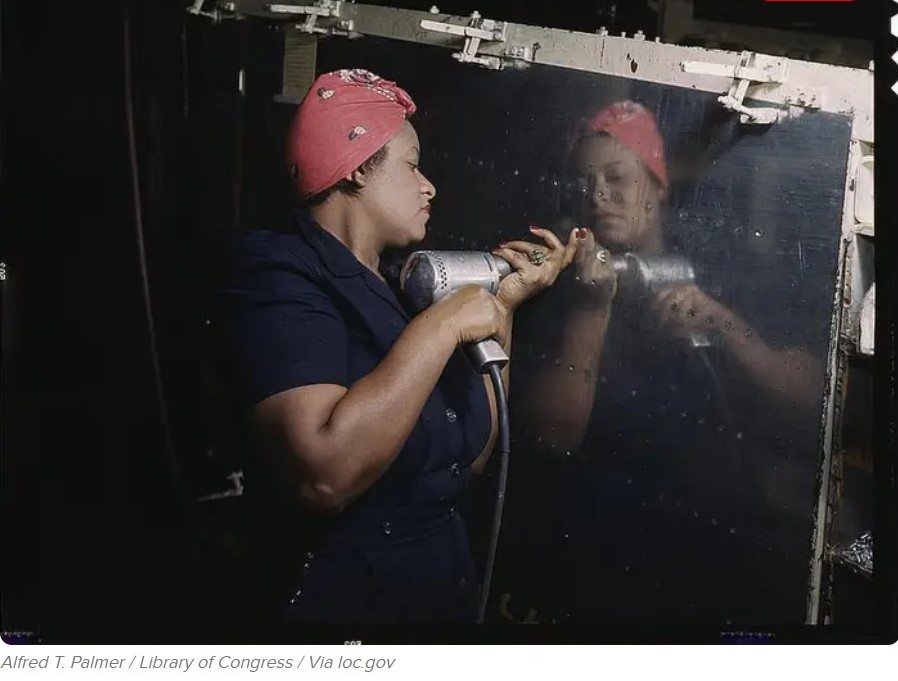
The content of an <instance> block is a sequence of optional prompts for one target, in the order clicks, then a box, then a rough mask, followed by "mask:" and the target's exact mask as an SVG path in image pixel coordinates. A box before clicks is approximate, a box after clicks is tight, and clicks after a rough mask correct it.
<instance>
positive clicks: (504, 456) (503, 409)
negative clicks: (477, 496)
mask: <svg viewBox="0 0 898 681" xmlns="http://www.w3.org/2000/svg"><path fill="white" fill-rule="evenodd" d="M489 373H490V379H491V380H492V382H493V388H494V390H495V393H496V410H497V411H498V412H499V482H498V485H497V486H496V508H495V510H494V512H493V528H492V531H491V532H490V543H489V546H488V548H487V551H486V567H485V568H484V571H483V587H482V589H481V594H480V607H479V609H478V612H477V622H478V623H480V624H482V623H483V620H484V618H485V617H486V606H487V602H488V601H489V598H490V583H491V582H492V578H493V564H494V563H495V561H496V550H497V549H498V547H499V530H500V529H501V527H502V508H503V506H504V505H505V484H506V482H507V480H508V456H509V454H510V453H511V423H510V421H509V418H508V396H507V395H506V394H505V384H504V383H503V382H502V369H501V367H500V366H499V365H498V364H491V365H490V366H489Z"/></svg>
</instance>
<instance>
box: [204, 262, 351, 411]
mask: <svg viewBox="0 0 898 681" xmlns="http://www.w3.org/2000/svg"><path fill="white" fill-rule="evenodd" d="M221 301H222V305H221V313H220V319H219V321H218V322H217V323H218V324H219V326H220V327H222V328H221V331H222V336H223V340H224V347H223V353H222V354H223V359H224V365H225V366H224V371H225V374H226V375H227V376H228V378H229V383H230V384H231V386H232V388H233V389H234V390H235V391H236V393H237V395H236V396H235V397H237V400H238V402H239V403H240V404H241V405H242V406H244V407H251V406H253V405H255V404H257V403H259V402H261V401H262V400H264V399H265V398H267V397H270V396H271V395H275V394H277V393H279V392H283V391H285V390H290V389H292V388H298V387H301V386H306V385H315V384H322V383H329V384H336V385H341V386H344V387H348V385H347V384H348V379H347V361H346V360H347V358H346V348H347V331H346V326H345V324H344V321H343V317H342V315H341V314H340V311H339V310H338V309H337V306H336V305H335V303H334V301H333V300H332V298H331V297H330V296H329V295H327V293H325V291H323V290H322V289H321V287H320V286H319V285H318V284H317V283H315V282H314V281H312V280H311V279H310V278H309V277H308V276H307V275H306V274H305V273H303V272H301V271H299V270H296V269H291V268H289V267H285V266H284V265H283V263H280V264H277V265H276V264H274V263H261V264H259V263H256V264H254V265H253V266H251V267H248V268H245V269H244V270H243V271H242V272H240V273H238V275H237V277H236V278H235V281H234V282H233V283H232V285H231V286H229V287H228V288H227V289H226V290H225V291H224V292H223V295H222V298H221Z"/></svg>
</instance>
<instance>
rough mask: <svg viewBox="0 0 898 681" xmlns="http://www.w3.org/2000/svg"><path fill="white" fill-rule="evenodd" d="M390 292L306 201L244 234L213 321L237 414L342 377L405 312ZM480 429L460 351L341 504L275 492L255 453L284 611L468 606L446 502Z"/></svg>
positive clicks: (374, 353) (425, 616)
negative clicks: (375, 476)
mask: <svg viewBox="0 0 898 681" xmlns="http://www.w3.org/2000/svg"><path fill="white" fill-rule="evenodd" d="M397 294H398V295H397ZM398 296H401V293H398V292H394V290H393V289H391V287H390V286H388V285H387V284H385V283H384V282H383V281H382V280H381V279H380V278H379V277H377V276H376V275H375V274H374V273H373V272H371V271H370V270H369V269H368V268H367V267H366V266H364V265H363V264H362V263H361V262H360V261H359V260H358V259H357V258H356V257H355V256H354V255H353V254H352V252H351V251H350V250H349V249H348V248H346V247H345V246H344V245H343V244H342V243H341V242H340V241H339V240H338V239H336V238H335V237H334V236H333V235H331V234H330V233H329V232H327V231H326V230H324V229H322V228H321V227H320V226H318V225H317V224H316V223H315V222H314V221H313V220H312V219H311V217H310V216H309V215H308V213H306V212H298V213H297V214H296V215H295V217H294V220H293V224H292V227H291V228H290V229H288V230H285V231H282V232H277V231H268V230H263V231H257V232H252V233H250V234H248V235H247V236H246V237H244V238H243V240H242V241H241V242H240V243H239V245H238V247H237V250H236V257H235V262H234V266H233V271H232V275H231V279H230V282H229V283H228V285H227V287H226V289H225V290H224V292H223V295H222V298H221V303H222V305H221V308H220V319H219V323H218V326H219V327H220V328H221V329H222V334H221V339H222V340H223V346H222V348H223V360H224V370H225V375H226V377H227V381H228V384H229V388H230V389H231V391H232V392H233V395H234V397H235V400H236V402H237V403H238V407H239V409H240V410H241V411H242V412H243V413H244V414H245V413H246V412H248V411H249V410H250V409H251V408H252V407H253V406H254V405H256V404H258V403H259V402H260V401H262V400H264V399H265V398H267V397H269V396H271V395H275V394H277V393H280V392H282V391H285V390H290V389H292V388H297V387H300V386H306V385H314V384H325V383H327V384H335V385H340V386H344V387H346V388H350V387H351V386H352V385H353V384H354V383H355V382H356V381H358V380H359V379H360V378H362V377H363V376H366V375H367V374H369V373H370V372H371V371H372V370H373V369H374V368H375V367H376V366H377V365H378V364H379V363H380V362H381V361H382V360H383V359H384V357H385V356H386V355H387V353H388V352H389V350H390V348H391V347H392V345H393V343H394V342H395V341H396V339H397V338H398V337H399V336H400V334H401V333H402V332H403V330H404V329H405V327H406V325H407V324H408V323H409V320H410V316H409V313H408V311H407V310H406V309H405V308H404V307H403V304H402V303H401V302H400V298H399V297H398ZM489 430H490V410H489V403H488V400H487V393H486V386H485V384H484V380H483V377H482V376H480V375H479V374H477V373H475V372H474V371H473V370H472V369H471V368H470V367H469V365H468V364H467V362H466V361H465V360H464V357H463V356H462V355H461V353H459V352H456V353H455V354H454V355H453V356H452V358H451V359H450V361H449V363H448V364H447V366H446V369H445V371H444V372H443V374H442V376H441V377H440V379H439V381H438V384H437V386H436V388H435V389H434V391H433V392H432V393H431V395H430V397H429V398H428V399H427V402H426V404H425V406H424V409H423V411H422V413H421V415H420V417H419V418H418V420H417V423H416V424H415V426H414V429H413V431H412V433H411V435H410V436H409V438H408V440H407V442H406V444H405V446H404V447H403V448H402V450H401V451H400V453H399V455H398V456H397V457H396V459H395V460H394V462H393V463H392V464H391V465H390V467H389V469H388V470H387V471H386V472H385V473H384V474H383V475H382V476H381V478H380V479H379V480H378V481H377V482H376V483H375V484H374V485H373V486H372V487H370V488H369V489H368V490H367V491H366V492H365V493H364V494H363V495H362V496H361V497H359V498H358V499H356V500H355V501H354V502H353V503H352V504H350V505H349V506H348V507H347V508H346V509H344V510H343V511H342V512H340V513H336V514H310V513H308V512H305V511H303V510H301V509H299V508H296V504H293V503H291V502H289V501H285V500H283V499H279V498H278V494H277V492H276V486H275V485H273V484H272V472H271V471H269V470H266V469H265V467H264V466H261V465H260V462H259V461H257V460H255V459H253V460H251V461H250V462H249V463H248V465H247V469H248V470H247V480H246V492H247V495H249V496H250V497H254V498H255V499H256V500H257V501H258V502H259V505H263V506H267V508H268V514H269V515H268V516H267V517H268V519H269V520H268V521H266V523H267V530H268V533H269V534H270V535H271V541H269V542H268V545H269V546H278V547H279V551H280V556H281V561H282V562H284V561H286V562H288V563H290V564H291V565H290V566H289V569H288V570H287V573H288V577H287V579H286V580H285V582H284V587H283V589H281V591H278V593H277V594H275V601H276V605H277V604H280V605H282V606H283V607H284V610H283V611H282V612H281V613H280V614H281V615H282V616H283V617H285V618H287V619H295V620H310V621H421V620H453V619H464V618H466V617H467V616H468V613H469V612H470V606H471V603H472V599H473V597H474V596H475V595H476V594H475V592H476V578H475V575H474V569H473V562H472V560H471V556H470V552H469V548H468V543H467V538H466V535H465V532H464V527H463V524H462V520H461V517H460V514H457V513H456V511H455V506H456V503H457V501H458V498H459V495H460V494H461V492H462V490H463V488H464V486H465V483H466V482H467V480H468V478H469V477H470V474H471V464H472V463H473V461H474V460H475V459H476V458H477V455H478V454H479V453H480V452H481V450H482V449H483V448H484V446H485V444H486V441H487V438H488V436H489ZM345 454H346V455H349V456H351V455H352V452H346V453H345ZM299 518H302V522H299V521H297V520H296V519H299ZM271 519H273V522H274V525H275V527H274V528H272V523H271ZM278 519H280V520H281V521H282V522H278ZM300 526H302V527H303V528H304V529H303V531H302V532H298V531H296V528H298V527H300ZM277 588H278V589H280V588H281V587H277Z"/></svg>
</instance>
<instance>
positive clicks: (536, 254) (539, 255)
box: [527, 248, 546, 267]
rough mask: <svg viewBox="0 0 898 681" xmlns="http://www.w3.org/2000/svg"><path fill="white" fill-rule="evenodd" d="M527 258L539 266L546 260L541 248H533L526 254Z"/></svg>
mask: <svg viewBox="0 0 898 681" xmlns="http://www.w3.org/2000/svg"><path fill="white" fill-rule="evenodd" d="M527 259H528V260H529V261H530V262H531V263H533V264H534V265H536V266H537V267H539V266H540V265H542V264H543V263H544V262H546V252H545V251H544V250H542V249H541V248H534V249H533V250H532V251H530V253H528V254H527Z"/></svg>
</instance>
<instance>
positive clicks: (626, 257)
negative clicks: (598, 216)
mask: <svg viewBox="0 0 898 681" xmlns="http://www.w3.org/2000/svg"><path fill="white" fill-rule="evenodd" d="M611 264H612V266H613V267H614V271H615V272H616V273H617V281H618V285H619V286H620V287H621V289H623V290H627V291H631V292H634V293H643V294H650V295H655V294H657V293H659V292H660V291H662V290H664V289H665V288H668V287H670V286H679V285H681V284H691V283H693V282H694V281H695V270H694V269H692V264H691V263H690V262H689V261H688V260H687V259H686V258H684V257H683V256H681V255H641V254H637V253H624V254H623V255H616V256H614V257H613V258H612V259H611ZM689 337H690V343H691V344H692V346H693V347H696V348H705V347H709V346H710V345H711V341H710V339H709V338H708V336H706V335H705V334H704V333H702V332H700V331H692V332H691V333H690V334H689Z"/></svg>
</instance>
